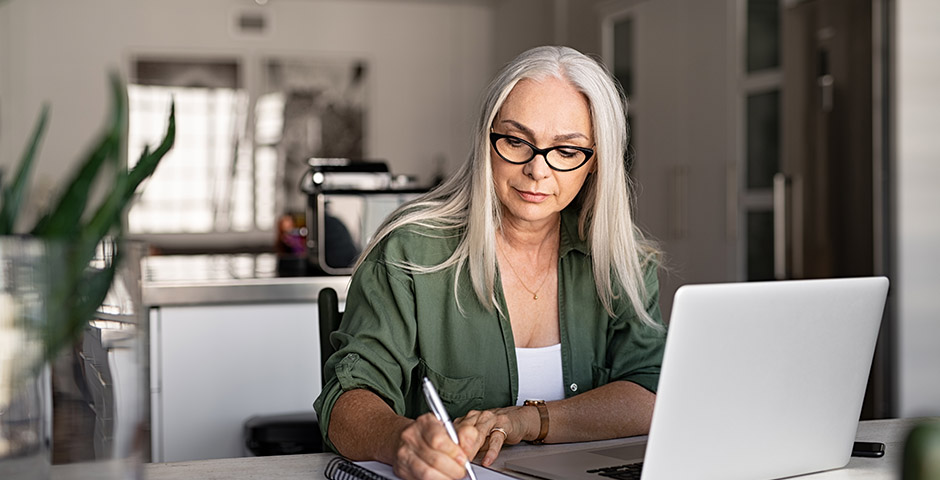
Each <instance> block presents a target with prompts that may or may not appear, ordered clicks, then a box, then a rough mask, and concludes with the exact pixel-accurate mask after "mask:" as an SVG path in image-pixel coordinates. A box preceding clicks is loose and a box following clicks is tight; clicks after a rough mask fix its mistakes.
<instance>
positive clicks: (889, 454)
mask: <svg viewBox="0 0 940 480" xmlns="http://www.w3.org/2000/svg"><path fill="white" fill-rule="evenodd" d="M917 422H918V419H895V420H871V421H864V422H861V423H860V424H859V428H858V435H857V438H858V440H865V441H878V442H883V443H884V444H885V455H884V457H882V458H856V457H852V460H851V461H850V462H849V464H848V465H847V466H846V467H845V468H841V469H838V470H831V471H827V472H822V473H817V474H813V475H805V476H801V477H796V478H800V479H807V480H818V479H822V480H833V479H866V480H886V479H899V478H900V471H901V459H902V457H903V449H904V439H905V437H906V436H907V433H908V431H910V429H911V428H912V427H913V426H914V425H915V424H916V423H917ZM620 441H622V440H604V441H601V442H590V443H572V444H562V445H543V446H533V445H528V444H522V445H515V446H512V447H507V448H505V449H503V452H502V454H501V455H500V458H499V460H497V462H496V465H495V466H496V468H497V469H502V465H503V462H505V461H506V460H507V459H511V458H521V457H525V456H529V455H534V454H543V453H547V452H553V451H554V452H560V451H566V450H577V449H581V448H591V447H596V446H602V445H615V444H617V443H618V442H620ZM333 456H334V455H332V454H326V453H321V454H312V455H290V456H280V457H250V458H231V459H219V460H199V461H192V462H178V463H156V464H147V465H144V472H145V474H146V478H148V479H150V480H189V479H220V480H222V479H224V480H229V479H232V480H267V479H271V478H278V479H285V480H290V479H297V480H301V479H303V480H310V479H313V480H317V479H324V478H325V477H324V475H323V471H324V469H325V468H326V464H327V462H329V461H330V459H331V458H333ZM107 468H109V467H108V465H107V464H101V463H98V464H74V465H58V466H55V467H53V469H52V478H53V480H85V479H89V480H91V479H99V478H103V476H102V472H103V471H105V470H104V469H107ZM510 473H511V474H512V475H514V476H517V477H519V478H524V479H530V478H535V477H529V476H527V475H523V474H519V473H516V472H510ZM599 478H601V477H599Z"/></svg>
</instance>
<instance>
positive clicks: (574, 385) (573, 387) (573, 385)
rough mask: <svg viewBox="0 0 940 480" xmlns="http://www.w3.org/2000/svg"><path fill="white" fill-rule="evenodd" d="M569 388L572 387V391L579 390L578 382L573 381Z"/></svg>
mask: <svg viewBox="0 0 940 480" xmlns="http://www.w3.org/2000/svg"><path fill="white" fill-rule="evenodd" d="M568 388H570V389H571V391H572V392H577V391H578V384H577V383H572V384H571V386H570V387H568Z"/></svg>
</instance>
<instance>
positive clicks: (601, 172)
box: [357, 46, 661, 329]
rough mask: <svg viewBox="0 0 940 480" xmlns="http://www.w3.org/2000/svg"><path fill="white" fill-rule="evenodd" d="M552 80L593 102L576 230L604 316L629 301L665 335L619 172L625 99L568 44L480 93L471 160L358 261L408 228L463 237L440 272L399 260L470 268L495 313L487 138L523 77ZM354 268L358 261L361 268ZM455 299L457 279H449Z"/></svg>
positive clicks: (518, 64)
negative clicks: (652, 308)
mask: <svg viewBox="0 0 940 480" xmlns="http://www.w3.org/2000/svg"><path fill="white" fill-rule="evenodd" d="M548 77H558V78H561V79H563V80H566V81H568V82H570V83H571V84H572V85H574V86H575V87H576V88H577V89H578V90H580V91H581V93H583V94H584V95H585V96H586V97H587V99H588V102H589V103H590V105H591V122H592V125H593V128H594V140H595V144H596V145H595V157H596V165H597V169H596V171H595V173H594V174H592V175H588V177H587V179H586V180H585V184H584V186H583V187H582V189H581V192H579V194H578V196H577V198H575V199H574V200H573V201H574V202H580V204H581V213H580V218H579V222H578V232H579V235H581V238H586V239H588V241H589V243H590V248H591V259H592V266H593V272H594V282H595V284H596V286H597V295H598V297H599V298H600V300H601V303H602V304H603V305H604V308H605V309H606V310H607V312H608V314H610V315H615V312H614V309H613V299H615V298H617V297H618V296H619V295H620V294H625V295H626V296H627V298H628V299H629V301H630V304H631V305H632V306H633V308H634V310H635V311H636V314H637V317H638V318H639V320H640V321H641V322H642V323H644V324H646V325H649V326H651V327H654V328H657V329H659V328H661V326H660V325H659V324H657V323H656V322H655V321H653V319H652V318H650V316H649V314H648V313H647V312H646V306H645V304H646V298H647V296H648V292H647V291H646V287H645V283H644V269H645V267H647V263H648V262H655V261H656V258H657V256H658V252H657V251H656V249H655V248H654V247H653V246H652V244H651V243H650V242H648V241H647V240H645V238H644V237H643V235H642V233H641V232H640V231H639V229H638V228H637V227H636V225H635V224H634V223H633V214H632V210H633V205H632V198H633V196H632V194H631V184H630V180H629V177H628V176H627V172H626V168H625V165H624V159H625V156H624V154H625V152H626V148H627V126H626V102H625V100H624V96H623V92H622V90H621V89H620V86H619V84H618V83H617V82H616V81H615V80H614V79H613V78H612V77H611V75H610V73H609V72H608V71H607V69H606V68H604V67H603V66H602V65H601V64H600V63H598V62H596V61H595V60H593V59H591V58H590V57H588V56H586V55H584V54H582V53H580V52H578V51H577V50H574V49H572V48H568V47H555V46H543V47H536V48H533V49H531V50H528V51H526V52H524V53H522V54H521V55H519V56H518V57H516V58H515V59H514V60H513V61H512V62H510V63H509V64H507V65H506V66H505V67H503V69H502V70H500V72H499V73H498V74H497V75H496V77H495V78H494V79H493V81H492V82H491V83H490V85H489V86H488V88H487V89H486V92H485V96H484V99H483V108H482V112H481V113H482V114H481V116H480V118H479V121H478V123H477V124H476V126H475V131H474V132H473V147H472V151H471V153H470V156H469V158H468V159H467V161H465V162H464V163H463V165H462V166H461V167H460V168H459V169H458V170H457V171H456V172H454V173H453V174H452V175H451V176H450V177H449V178H448V179H447V180H445V181H444V183H442V184H441V185H439V186H438V187H437V188H435V189H433V190H432V191H430V192H428V193H427V194H425V195H423V196H422V197H420V198H418V199H416V200H415V201H413V202H410V203H408V204H406V205H403V206H402V207H401V208H400V209H399V210H397V211H396V212H395V213H394V214H392V215H391V216H390V217H389V219H388V220H386V222H385V223H384V224H383V225H382V226H381V227H380V228H379V230H378V231H377V232H376V234H375V236H374V237H373V239H372V241H371V243H370V244H369V246H368V247H367V248H366V249H365V251H364V252H363V253H362V255H361V256H360V258H359V263H361V262H362V260H363V259H364V258H366V257H367V256H368V254H369V252H371V251H372V249H373V248H374V247H375V245H376V244H378V243H379V242H380V241H381V240H382V239H383V238H385V237H386V236H388V235H389V233H391V232H392V231H394V230H395V229H397V228H400V227H402V226H404V225H409V224H413V225H420V226H422V227H425V228H426V229H429V230H430V231H433V232H437V233H439V235H440V236H442V237H444V236H452V235H457V236H460V240H459V244H458V247H457V249H456V250H455V251H454V253H453V254H452V255H451V256H450V258H448V259H447V260H445V261H444V262H442V263H440V264H438V265H417V264H412V263H404V264H400V265H398V266H399V267H401V268H406V269H408V270H411V271H414V272H416V273H430V272H435V271H440V270H443V269H446V268H449V267H452V266H456V268H455V269H454V275H455V276H456V277H457V279H459V278H460V272H461V271H462V270H463V269H464V268H467V269H469V273H470V281H471V284H472V286H473V290H474V292H475V293H476V296H477V298H478V299H479V300H480V302H481V303H482V304H483V305H486V306H487V307H488V308H496V309H499V304H498V302H497V297H496V292H495V289H496V270H497V259H496V232H497V231H498V230H499V226H500V225H501V210H500V204H499V201H498V199H497V197H496V190H495V186H494V184H493V171H492V165H491V163H490V162H491V156H490V144H489V137H488V135H489V131H490V127H491V126H492V124H493V121H494V119H495V118H496V115H497V113H498V112H499V109H500V107H501V106H502V104H503V102H504V101H505V100H506V97H507V96H508V95H509V92H510V91H512V89H513V87H514V86H515V85H516V83H518V82H519V81H520V80H522V79H526V78H528V79H533V80H540V79H545V78H548ZM358 265H359V264H357V267H358ZM454 289H455V291H454V296H455V297H457V298H459V295H457V291H456V290H457V289H458V282H457V281H455V282H454Z"/></svg>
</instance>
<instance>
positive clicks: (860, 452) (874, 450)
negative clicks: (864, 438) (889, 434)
mask: <svg viewBox="0 0 940 480" xmlns="http://www.w3.org/2000/svg"><path fill="white" fill-rule="evenodd" d="M884 454H885V444H883V443H881V442H855V445H854V446H853V447H852V456H853V457H882V456H884Z"/></svg>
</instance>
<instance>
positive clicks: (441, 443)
mask: <svg viewBox="0 0 940 480" xmlns="http://www.w3.org/2000/svg"><path fill="white" fill-rule="evenodd" d="M457 436H458V438H459V439H460V445H459V446H458V445H457V444H455V443H454V442H453V440H451V438H450V435H448V434H447V431H446V430H445V429H444V425H443V424H442V423H441V422H440V421H439V420H438V419H437V418H436V417H435V416H434V415H432V414H430V413H426V414H424V415H421V416H420V417H418V418H417V420H415V421H414V422H412V423H411V424H410V425H408V426H407V427H405V428H404V429H403V430H402V431H401V435H400V436H399V446H398V450H397V451H396V452H395V462H394V464H393V465H394V470H395V475H398V476H399V477H401V478H403V479H421V480H445V479H453V480H456V479H461V478H464V477H466V476H467V469H466V464H467V459H469V458H473V456H474V455H476V452H477V450H478V449H479V448H480V444H481V443H482V438H483V437H481V436H480V435H479V434H478V433H477V429H475V428H473V427H472V426H460V427H458V428H457Z"/></svg>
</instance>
